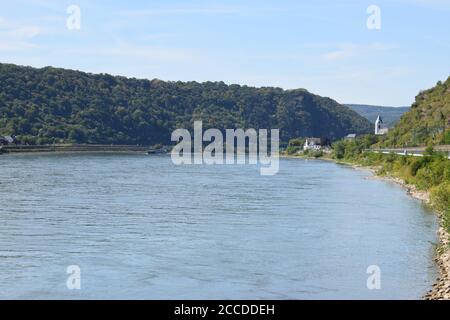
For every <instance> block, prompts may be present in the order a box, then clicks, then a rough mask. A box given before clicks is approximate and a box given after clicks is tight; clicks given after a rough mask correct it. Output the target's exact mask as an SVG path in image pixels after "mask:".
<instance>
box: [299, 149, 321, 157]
mask: <svg viewBox="0 0 450 320" xmlns="http://www.w3.org/2000/svg"><path fill="white" fill-rule="evenodd" d="M303 155H304V156H306V157H311V158H316V159H317V158H321V157H323V151H322V150H305V151H304V152H303Z"/></svg>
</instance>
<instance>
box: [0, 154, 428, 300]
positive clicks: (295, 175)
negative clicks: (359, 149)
mask: <svg viewBox="0 0 450 320" xmlns="http://www.w3.org/2000/svg"><path fill="white" fill-rule="evenodd" d="M0 170H1V172H0V199H1V200H0V298H1V299H54V298H58V299H81V298H83V299H95V298H100V299H106V298H108V299H128V298H130V299H131V298H133V299H354V298H356V299H419V298H421V296H422V295H423V294H424V293H425V292H426V291H427V290H428V289H429V288H430V287H431V285H432V283H433V281H434V279H435V278H436V276H437V270H436V266H435V265H434V263H433V261H432V258H433V253H434V250H435V245H436V242H437V239H436V230H437V219H436V217H435V215H434V214H433V213H432V212H430V211H429V210H427V209H426V208H425V207H424V206H422V205H421V204H420V202H418V201H416V200H414V199H412V198H410V197H409V196H407V195H406V193H405V190H403V189H402V188H400V187H399V186H397V185H395V184H392V183H389V182H384V181H379V180H374V179H367V178H368V177H370V173H368V172H366V171H360V170H354V169H352V168H349V167H346V166H341V165H337V164H334V163H332V162H325V161H307V160H299V159H281V161H280V172H279V173H278V174H277V175H275V176H261V175H260V172H259V170H258V168H256V167H255V166H248V165H247V166H244V165H239V166H238V165H226V166H225V165H222V166H218V165H216V166H206V165H202V166H198V165H186V166H175V165H173V164H172V162H171V160H170V157H169V156H165V155H164V156H158V155H152V156H147V155H140V154H134V155H131V154H128V155H127V154H115V155H112V154H109V155H108V154H41V155H39V154H34V155H1V156H0ZM69 266H77V267H79V270H80V277H79V278H78V277H77V276H78V273H75V274H68V273H67V268H68V267H69ZM369 266H375V267H372V268H375V269H371V270H378V271H379V273H378V272H375V274H368V273H367V268H368V267H369ZM77 267H75V268H77ZM71 270H73V269H71ZM73 277H76V278H75V282H73V279H74V278H73ZM369 277H371V278H370V279H371V281H369V282H370V283H371V284H374V283H377V284H378V283H379V284H380V289H372V290H369V288H368V286H367V280H368V278H369ZM374 277H375V278H374ZM68 279H69V281H68ZM78 279H80V282H79V283H80V286H81V288H80V289H79V290H78V289H72V290H70V289H69V288H68V286H67V282H69V284H72V285H73V284H74V283H76V284H77V283H78V282H77V280H78ZM374 279H375V280H374ZM372 280H373V281H375V282H373V281H372ZM378 280H379V281H378ZM69 287H70V288H73V286H70V285H69ZM369 287H371V288H373V286H369Z"/></svg>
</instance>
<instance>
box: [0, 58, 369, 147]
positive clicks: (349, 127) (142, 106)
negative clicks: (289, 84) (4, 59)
mask: <svg viewBox="0 0 450 320" xmlns="http://www.w3.org/2000/svg"><path fill="white" fill-rule="evenodd" d="M194 120H202V121H203V127H204V128H205V129H206V128H211V127H213V128H218V129H222V130H223V129H226V128H255V129H259V128H267V129H271V128H279V129H280V135H281V139H282V141H285V142H287V141H288V140H289V139H290V138H293V137H306V136H318V137H322V136H324V137H329V138H331V139H339V138H341V137H343V136H345V135H347V134H348V133H366V132H369V131H370V130H371V129H372V125H371V124H370V123H369V122H368V121H367V120H366V119H364V118H363V117H361V116H360V115H358V114H357V113H356V112H354V111H352V110H350V109H349V108H347V107H345V106H342V105H340V104H338V103H337V102H336V101H334V100H332V99H329V98H323V97H320V96H317V95H314V94H311V93H309V92H308V91H306V90H304V89H298V90H287V91H285V90H282V89H280V88H270V87H268V88H253V87H247V86H240V85H226V84H224V83H223V82H205V83H197V82H165V81H161V80H156V79H155V80H151V81H150V80H138V79H128V78H125V77H118V76H111V75H107V74H99V75H94V74H89V73H84V72H79V71H72V70H64V69H56V68H51V67H46V68H42V69H35V68H31V67H21V66H16V65H10V64H0V134H15V135H17V136H18V137H19V139H20V140H21V141H22V143H28V144H50V143H63V142H64V143H101V144H157V143H162V144H169V143H170V135H171V133H172V131H173V130H174V129H176V128H187V129H191V128H192V126H193V121H194Z"/></svg>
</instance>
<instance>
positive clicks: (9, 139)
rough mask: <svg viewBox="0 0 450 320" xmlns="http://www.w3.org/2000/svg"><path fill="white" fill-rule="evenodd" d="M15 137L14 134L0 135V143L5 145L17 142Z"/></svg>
mask: <svg viewBox="0 0 450 320" xmlns="http://www.w3.org/2000/svg"><path fill="white" fill-rule="evenodd" d="M17 142H18V141H17V139H16V137H15V136H14V135H12V136H0V145H3V146H7V145H9V144H17Z"/></svg>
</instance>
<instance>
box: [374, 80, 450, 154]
mask: <svg viewBox="0 0 450 320" xmlns="http://www.w3.org/2000/svg"><path fill="white" fill-rule="evenodd" d="M449 120H450V77H449V78H448V79H447V81H445V82H441V81H439V82H438V83H437V84H436V86H435V87H433V88H431V89H429V90H425V91H422V92H421V93H420V94H419V95H417V96H416V101H415V102H414V104H413V105H412V106H411V110H410V111H409V112H407V113H405V114H404V115H403V116H402V117H401V119H400V121H399V122H398V123H397V125H396V126H395V127H394V128H393V129H392V130H390V131H389V133H388V135H387V136H386V138H385V139H384V140H383V142H382V146H386V147H406V146H423V145H431V144H450V132H449V129H450V123H449ZM444 128H445V130H444ZM444 131H445V132H444Z"/></svg>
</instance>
